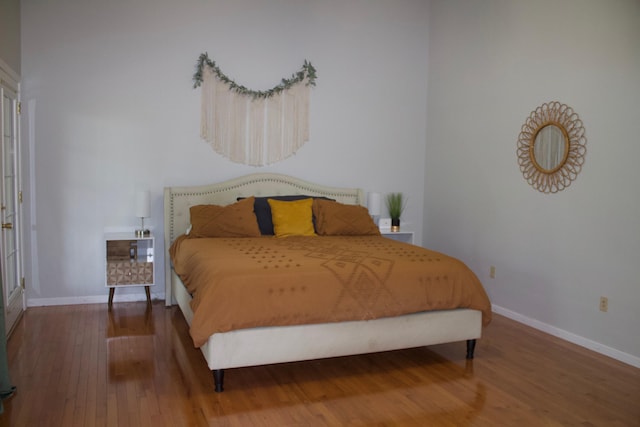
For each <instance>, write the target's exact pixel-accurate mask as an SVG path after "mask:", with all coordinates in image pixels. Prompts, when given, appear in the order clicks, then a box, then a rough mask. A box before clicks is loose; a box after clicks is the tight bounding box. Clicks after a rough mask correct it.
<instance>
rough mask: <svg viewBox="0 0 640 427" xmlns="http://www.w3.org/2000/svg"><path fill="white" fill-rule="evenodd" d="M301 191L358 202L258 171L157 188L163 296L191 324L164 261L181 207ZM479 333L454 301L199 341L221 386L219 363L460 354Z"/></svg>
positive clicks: (178, 230)
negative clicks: (440, 348) (454, 347)
mask: <svg viewBox="0 0 640 427" xmlns="http://www.w3.org/2000/svg"><path fill="white" fill-rule="evenodd" d="M290 194H305V195H311V196H325V197H329V198H331V199H334V200H336V201H338V202H340V203H347V204H359V205H364V204H365V203H364V193H363V191H362V190H361V189H354V188H337V187H327V186H323V185H318V184H313V183H310V182H306V181H303V180H300V179H297V178H293V177H290V176H286V175H279V174H271V173H259V174H251V175H246V176H243V177H240V178H236V179H232V180H229V181H225V182H221V183H217V184H211V185H203V186H194V187H166V188H165V189H164V218H165V226H164V245H165V255H166V257H165V258H166V259H165V280H166V282H165V286H166V289H165V295H166V297H165V301H166V305H167V306H170V305H172V304H175V303H177V304H178V305H179V306H180V309H181V310H182V313H183V314H184V317H185V319H186V321H187V323H189V325H190V324H191V320H192V318H193V312H192V310H191V307H190V305H189V301H190V300H191V296H190V295H189V293H188V292H187V290H186V288H185V287H184V285H183V284H182V281H181V280H180V278H179V277H178V276H177V275H176V274H175V273H174V271H173V269H172V268H171V260H170V258H169V256H168V250H169V247H170V246H171V243H172V242H173V241H174V240H175V239H176V237H178V236H179V235H181V234H183V233H184V232H185V231H186V229H187V227H188V226H189V208H190V207H191V206H194V205H200V204H217V205H227V204H230V203H234V202H235V201H236V200H237V198H238V197H240V196H244V197H247V196H252V195H253V196H274V195H290ZM481 333H482V315H481V312H480V311H478V310H471V309H456V310H442V311H430V312H421V313H414V314H409V315H403V316H398V317H392V318H382V319H376V320H367V321H352V322H340V323H323V324H313V325H299V326H277V327H261V328H251V329H242V330H236V331H230V332H225V333H217V334H213V335H212V336H211V337H210V338H209V340H208V341H207V343H206V344H205V345H203V346H202V347H201V348H200V349H201V351H202V354H203V355H204V358H205V360H206V361H207V365H208V366H209V369H211V370H212V371H213V373H214V380H215V388H216V391H222V388H223V385H222V382H223V374H224V369H227V368H237V367H243V366H256V365H265V364H271V363H282V362H292V361H300V360H310V359H319V358H325V357H336V356H346V355H353V354H363V353H372V352H378V351H388V350H397V349H403V348H412V347H421V346H426V345H434V344H442V343H445V342H454V341H465V340H466V341H467V358H472V357H473V350H474V346H475V340H476V339H477V338H480V336H481Z"/></svg>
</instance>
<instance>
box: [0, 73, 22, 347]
mask: <svg viewBox="0 0 640 427" xmlns="http://www.w3.org/2000/svg"><path fill="white" fill-rule="evenodd" d="M17 89H18V88H17V84H16V85H12V84H11V81H8V80H5V79H1V80H0V98H2V104H1V107H0V112H1V117H2V123H1V124H0V130H1V132H0V133H1V134H2V148H1V149H0V165H1V167H2V176H1V177H0V180H1V181H2V182H0V193H1V194H0V203H1V205H0V220H1V221H2V242H1V244H0V269H1V270H2V271H1V277H2V288H3V291H4V295H3V296H4V304H5V307H4V314H5V326H6V330H7V334H9V333H10V332H11V331H12V330H13V327H14V326H15V324H16V322H17V321H18V319H19V318H20V316H21V314H22V312H23V310H24V295H23V294H24V289H23V287H22V286H21V282H22V257H21V233H20V231H21V206H20V203H21V201H22V200H21V199H22V197H21V196H22V195H21V193H20V192H19V185H20V180H19V176H20V175H19V157H20V151H19V149H20V145H19V126H18V123H19V122H18V118H19V111H18V108H19V103H18V91H17Z"/></svg>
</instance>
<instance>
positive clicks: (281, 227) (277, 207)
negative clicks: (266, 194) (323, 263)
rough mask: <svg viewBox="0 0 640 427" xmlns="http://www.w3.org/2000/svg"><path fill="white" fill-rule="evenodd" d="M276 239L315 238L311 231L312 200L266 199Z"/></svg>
mask: <svg viewBox="0 0 640 427" xmlns="http://www.w3.org/2000/svg"><path fill="white" fill-rule="evenodd" d="M267 202H269V206H270V207H271V220H272V221H273V231H274V233H275V235H276V237H287V236H315V235H316V232H315V230H314V229H313V210H312V206H313V199H302V200H296V201H292V202H284V201H281V200H274V199H268V200H267Z"/></svg>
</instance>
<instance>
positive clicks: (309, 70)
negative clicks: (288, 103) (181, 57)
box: [193, 53, 317, 99]
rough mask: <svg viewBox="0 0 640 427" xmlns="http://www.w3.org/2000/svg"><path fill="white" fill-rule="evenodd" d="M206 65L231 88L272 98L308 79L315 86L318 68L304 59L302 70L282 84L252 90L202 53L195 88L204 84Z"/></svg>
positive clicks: (255, 95)
mask: <svg viewBox="0 0 640 427" xmlns="http://www.w3.org/2000/svg"><path fill="white" fill-rule="evenodd" d="M205 66H208V67H210V68H211V70H213V72H214V73H215V75H216V77H217V78H218V79H219V80H220V81H222V82H224V83H226V84H227V85H229V90H232V91H234V92H236V93H238V94H241V95H246V96H249V97H251V98H253V99H256V98H271V97H272V96H273V95H276V94H279V93H280V92H282V91H283V90H286V89H289V88H291V87H292V86H293V85H295V84H297V83H300V82H302V81H304V79H305V78H306V79H307V84H306V85H307V86H315V85H316V78H317V75H316V69H315V68H314V67H313V65H311V62H309V61H307V60H306V59H305V60H304V64H303V65H302V68H301V69H300V71H298V72H296V73H293V74H292V75H291V77H290V78H289V79H282V80H281V82H280V84H279V85H277V86H274V87H273V88H271V89H269V90H252V89H249V88H247V87H245V86H242V85H239V84H238V83H236V82H234V81H233V80H232V79H230V78H229V77H227V76H226V75H225V74H224V73H223V72H222V71H220V68H218V66H217V65H216V62H215V61H214V60H212V59H209V54H207V53H202V54H200V57H199V58H198V62H197V64H196V73H195V74H194V75H193V88H194V89H195V88H197V87H198V86H200V85H201V84H202V70H203V68H204V67H205Z"/></svg>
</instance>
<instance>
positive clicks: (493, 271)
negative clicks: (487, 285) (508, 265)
mask: <svg viewBox="0 0 640 427" xmlns="http://www.w3.org/2000/svg"><path fill="white" fill-rule="evenodd" d="M489 277H490V278H492V279H495V278H496V267H495V266H494V265H492V266H491V267H489Z"/></svg>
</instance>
